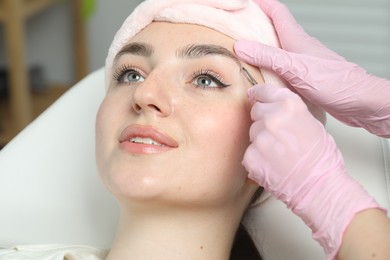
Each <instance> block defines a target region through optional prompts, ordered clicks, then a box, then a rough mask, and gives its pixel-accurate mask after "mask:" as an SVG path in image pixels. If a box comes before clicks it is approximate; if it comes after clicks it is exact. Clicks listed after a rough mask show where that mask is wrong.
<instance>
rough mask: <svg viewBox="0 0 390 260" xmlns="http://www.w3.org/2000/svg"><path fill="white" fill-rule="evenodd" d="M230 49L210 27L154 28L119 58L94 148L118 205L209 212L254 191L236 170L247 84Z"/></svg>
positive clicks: (246, 121) (244, 132) (245, 123)
mask: <svg viewBox="0 0 390 260" xmlns="http://www.w3.org/2000/svg"><path fill="white" fill-rule="evenodd" d="M233 43H234V40H233V39H231V38H229V37H227V36H225V35H224V34H221V33H219V32H217V31H214V30H212V29H209V28H206V27H202V26H197V25H189V24H172V23H164V22H155V23H152V24H150V25H149V26H147V27H146V28H145V29H144V30H142V31H141V32H140V33H138V34H137V35H136V36H135V37H133V38H132V39H131V40H130V42H129V43H128V44H127V45H126V46H125V47H124V48H123V49H122V51H121V52H120V53H119V54H118V55H117V57H116V59H115V61H114V65H113V69H112V71H113V75H112V79H111V83H110V86H109V89H108V91H107V94H106V97H105V99H104V101H103V103H102V104H101V107H100V109H99V112H98V115H97V123H96V134H97V136H96V143H97V148H96V149H97V164H98V168H99V171H100V174H101V177H102V179H103V182H104V183H105V185H106V186H107V187H108V189H109V190H110V191H111V192H112V193H113V194H114V195H115V196H116V197H118V198H119V200H120V201H130V202H145V201H148V202H158V203H169V204H181V205H185V206H188V205H192V206H195V205H204V206H206V205H209V206H210V205H214V206H215V205H218V204H219V205H226V203H236V202H237V201H240V200H242V198H244V197H245V198H246V197H248V198H249V197H250V195H249V194H252V193H253V192H254V191H255V189H256V188H257V187H256V185H254V183H252V182H251V181H249V179H247V173H246V171H245V169H244V168H243V166H242V165H241V161H242V158H243V154H244V151H245V149H246V147H247V146H248V143H249V137H248V132H249V130H248V129H249V126H250V124H251V120H250V108H251V104H250V102H249V101H248V99H247V98H246V91H247V89H248V88H249V87H251V85H250V83H249V82H248V80H247V79H246V78H245V77H244V75H243V74H242V72H241V65H240V63H239V61H238V60H237V59H235V57H234V54H233ZM245 66H246V67H247V68H248V65H245ZM248 69H249V70H250V71H251V73H252V75H253V76H254V77H255V78H256V79H257V80H258V82H261V81H262V78H261V75H260V73H259V72H258V71H255V70H253V69H252V68H248Z"/></svg>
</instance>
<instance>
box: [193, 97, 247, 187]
mask: <svg viewBox="0 0 390 260" xmlns="http://www.w3.org/2000/svg"><path fill="white" fill-rule="evenodd" d="M249 111H250V107H249V104H246V103H245V104H240V105H235V106H234V105H231V106H221V105H220V106H218V107H216V108H215V109H214V110H213V111H205V112H204V114H205V116H202V117H201V118H199V120H197V121H196V122H195V121H194V125H195V126H196V128H194V129H195V131H194V132H193V133H194V135H196V136H197V139H196V141H197V142H198V144H197V147H199V150H198V151H197V156H199V157H200V158H199V167H202V169H201V170H200V172H205V173H206V174H207V175H208V177H207V178H205V179H206V180H207V181H210V179H213V181H210V182H209V183H205V184H204V185H206V186H207V185H210V184H216V185H218V188H219V189H222V190H223V191H222V192H223V193H225V192H232V189H233V190H235V189H236V190H237V191H238V190H239V189H240V188H241V186H242V185H243V184H244V183H245V181H246V178H247V174H246V171H245V169H244V167H243V166H242V164H241V161H242V158H243V155H244V152H245V150H246V148H247V147H248V145H249V126H250V124H251V120H250V113H249ZM207 114H208V115H207ZM206 115H207V116H206ZM206 167H207V168H206ZM215 191H216V190H215ZM220 192H221V191H220Z"/></svg>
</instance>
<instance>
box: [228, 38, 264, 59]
mask: <svg viewBox="0 0 390 260" xmlns="http://www.w3.org/2000/svg"><path fill="white" fill-rule="evenodd" d="M257 48H259V43H258V42H255V41H248V40H238V41H236V42H235V43H234V52H235V53H236V54H237V56H238V57H240V58H242V59H244V60H247V61H253V58H254V55H255V52H256V49H257Z"/></svg>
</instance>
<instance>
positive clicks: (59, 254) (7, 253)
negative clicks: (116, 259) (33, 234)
mask: <svg viewBox="0 0 390 260" xmlns="http://www.w3.org/2000/svg"><path fill="white" fill-rule="evenodd" d="M107 254H108V249H101V248H95V247H90V246H83V245H57V244H55V245H26V246H14V247H11V248H0V259H1V260H14V259H15V260H16V259H26V260H27V259H46V260H64V259H71V260H103V259H105V257H106V256H107Z"/></svg>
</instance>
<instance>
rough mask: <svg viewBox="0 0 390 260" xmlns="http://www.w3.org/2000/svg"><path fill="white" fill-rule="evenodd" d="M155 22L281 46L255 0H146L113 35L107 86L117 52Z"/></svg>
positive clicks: (275, 80)
mask: <svg viewBox="0 0 390 260" xmlns="http://www.w3.org/2000/svg"><path fill="white" fill-rule="evenodd" d="M153 21H165V22H173V23H189V24H198V25H203V26H205V27H209V28H212V29H214V30H216V31H219V32H221V33H223V34H226V35H227V36H230V37H231V38H233V39H235V40H238V39H245V40H254V41H258V42H261V43H264V44H267V45H271V46H274V47H279V41H278V38H277V35H276V33H275V30H274V27H273V25H272V23H271V21H270V20H269V18H268V17H267V16H266V15H265V14H264V12H263V11H262V10H261V9H260V8H259V7H258V5H256V4H255V3H254V2H253V1H252V0H146V1H144V2H142V3H141V4H140V5H139V6H138V7H137V8H136V9H135V10H134V11H133V12H132V14H131V15H130V16H129V17H127V18H126V20H125V22H124V23H123V25H122V26H121V28H120V29H119V31H118V32H117V33H116V35H115V37H114V40H113V42H112V44H111V46H110V48H109V51H108V56H107V59H106V86H108V84H109V80H110V79H111V75H112V65H113V61H114V59H115V56H116V55H117V53H118V52H119V51H120V50H121V49H122V47H123V46H125V45H126V44H127V43H128V42H129V40H130V39H131V38H132V37H133V36H134V35H136V34H137V33H138V32H140V31H141V30H142V29H144V28H145V27H146V26H147V25H149V24H150V23H152V22H153ZM261 72H262V75H263V77H264V81H265V82H266V83H271V84H274V85H278V86H286V85H285V83H284V82H283V81H282V80H281V79H280V78H279V77H278V76H276V75H275V74H274V73H273V72H270V71H266V70H262V71H261ZM306 103H307V104H308V106H309V107H310V110H311V111H312V113H313V114H314V115H315V116H316V117H317V118H320V119H323V118H324V116H323V115H324V114H323V112H322V110H321V109H319V108H314V107H313V106H312V104H310V103H308V102H306Z"/></svg>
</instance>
